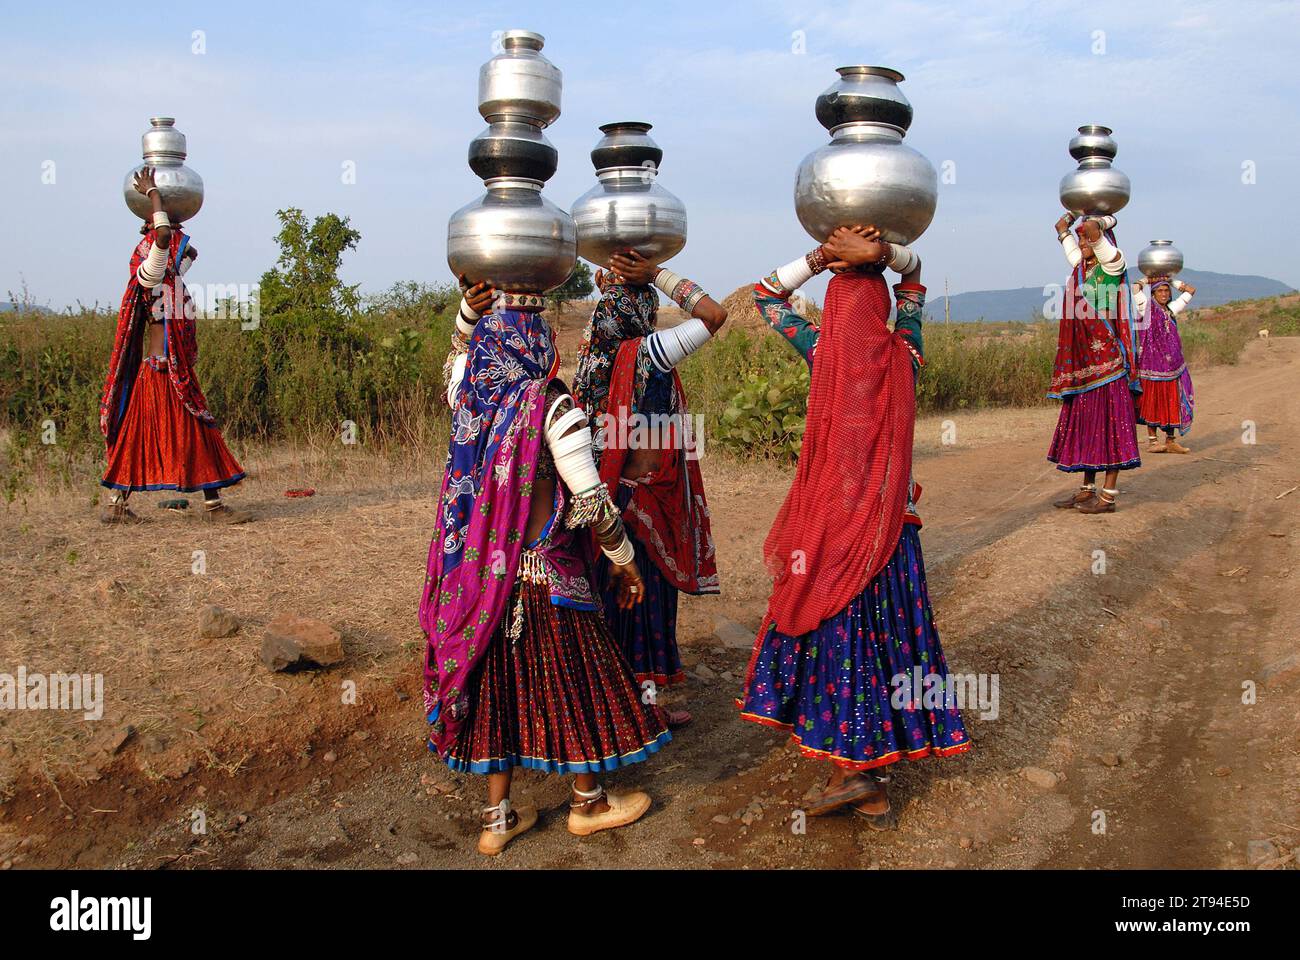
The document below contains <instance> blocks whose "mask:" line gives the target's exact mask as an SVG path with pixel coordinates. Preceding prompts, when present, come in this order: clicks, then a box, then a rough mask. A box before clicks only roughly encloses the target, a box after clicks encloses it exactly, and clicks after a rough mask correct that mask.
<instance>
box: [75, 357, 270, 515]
mask: <svg viewBox="0 0 1300 960" xmlns="http://www.w3.org/2000/svg"><path fill="white" fill-rule="evenodd" d="M155 363H157V366H155V365H154V364H155ZM243 478H244V468H243V467H241V466H240V465H239V461H237V460H236V459H235V458H234V456H233V455H232V454H231V452H230V450H229V449H228V448H227V447H226V441H225V440H223V439H222V437H221V431H220V430H219V429H217V427H216V426H214V425H211V424H205V423H203V422H202V421H200V420H199V419H198V417H195V416H194V415H193V414H191V413H190V412H189V411H187V410H186V409H185V405H184V404H182V403H181V400H180V397H178V396H177V395H176V391H175V390H174V389H173V388H172V384H171V381H170V380H169V379H168V377H167V363H166V361H165V360H164V361H161V362H159V361H157V360H151V358H145V361H144V362H143V363H142V364H141V365H140V374H139V376H137V377H136V380H135V384H134V386H133V387H132V388H131V399H130V401H129V402H128V404H127V408H126V413H125V414H124V415H123V417H122V424H121V426H120V427H119V428H118V431H117V439H116V441H115V442H114V444H113V448H112V449H111V450H109V452H108V469H107V470H106V471H105V472H104V478H103V479H102V480H101V481H100V483H101V484H102V485H104V486H105V487H111V488H113V489H116V490H180V491H182V492H186V493H188V492H191V491H194V490H215V489H217V488H219V487H228V486H230V485H232V484H235V483H238V482H239V481H240V480H242V479H243Z"/></svg>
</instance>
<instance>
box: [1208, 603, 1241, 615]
mask: <svg viewBox="0 0 1300 960" xmlns="http://www.w3.org/2000/svg"><path fill="white" fill-rule="evenodd" d="M1210 613H1221V614H1223V615H1224V616H1225V617H1244V616H1245V615H1246V606H1245V604H1241V603H1221V604H1219V605H1218V606H1215V607H1210Z"/></svg>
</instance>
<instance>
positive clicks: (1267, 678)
mask: <svg viewBox="0 0 1300 960" xmlns="http://www.w3.org/2000/svg"><path fill="white" fill-rule="evenodd" d="M1295 677H1300V653H1293V654H1290V655H1289V656H1285V657H1283V658H1282V659H1280V660H1274V661H1273V662H1272V663H1270V664H1269V665H1268V666H1267V667H1265V668H1264V671H1263V673H1262V674H1261V675H1260V679H1261V680H1263V681H1264V682H1265V683H1267V684H1269V685H1270V686H1271V685H1272V684H1275V683H1280V682H1286V681H1287V680H1291V679H1294V678H1295Z"/></svg>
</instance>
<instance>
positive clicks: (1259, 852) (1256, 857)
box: [1246, 840, 1277, 867]
mask: <svg viewBox="0 0 1300 960" xmlns="http://www.w3.org/2000/svg"><path fill="white" fill-rule="evenodd" d="M1276 856H1277V847H1275V846H1273V843H1272V841H1269V840H1247V841H1246V862H1247V863H1249V864H1250V865H1251V866H1252V867H1253V866H1256V865H1257V864H1261V863H1264V862H1266V861H1268V860H1272V859H1274V858H1275V857H1276Z"/></svg>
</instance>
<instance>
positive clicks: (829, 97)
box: [816, 66, 912, 133]
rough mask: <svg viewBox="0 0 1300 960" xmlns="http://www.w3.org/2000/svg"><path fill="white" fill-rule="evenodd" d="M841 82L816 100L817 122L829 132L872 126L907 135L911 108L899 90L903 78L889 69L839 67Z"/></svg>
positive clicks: (910, 121)
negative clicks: (849, 126) (854, 125)
mask: <svg viewBox="0 0 1300 960" xmlns="http://www.w3.org/2000/svg"><path fill="white" fill-rule="evenodd" d="M836 73H838V74H839V75H840V78H839V80H837V81H835V82H834V83H832V84H831V85H830V86H829V87H828V88H827V89H826V90H825V91H824V92H823V93H822V95H821V96H820V97H818V98H817V107H816V111H817V122H818V123H820V124H821V125H822V126H823V127H825V128H826V129H827V130H834V129H835V128H836V127H838V126H841V125H843V124H846V123H857V122H864V121H865V122H870V123H883V124H885V125H886V126H891V127H893V128H894V129H896V130H897V131H898V132H899V133H906V132H907V129H908V127H910V126H911V125H912V104H911V102H910V101H909V100H908V99H907V97H906V96H904V94H903V91H902V90H900V89H898V84H899V83H900V82H901V81H902V79H903V75H902V74H901V73H899V72H898V71H897V70H893V69H890V68H889V67H866V66H855V67H840V68H839V69H838V70H836Z"/></svg>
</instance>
